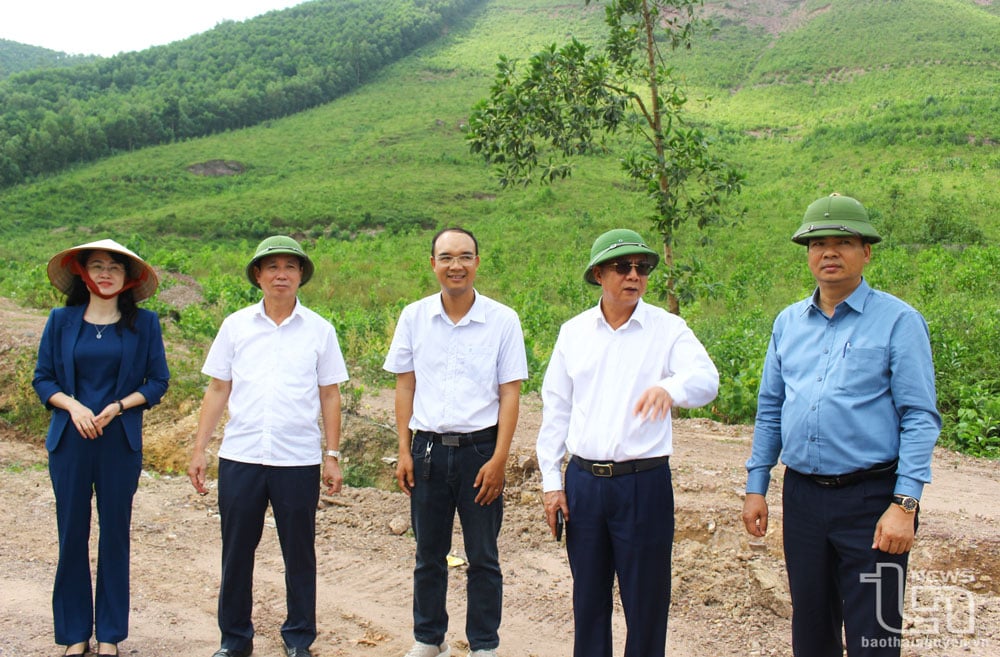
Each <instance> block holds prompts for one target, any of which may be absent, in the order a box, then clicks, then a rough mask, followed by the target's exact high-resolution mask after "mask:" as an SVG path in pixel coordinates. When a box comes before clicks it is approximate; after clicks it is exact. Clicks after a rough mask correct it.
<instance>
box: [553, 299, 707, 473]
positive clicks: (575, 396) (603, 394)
mask: <svg viewBox="0 0 1000 657" xmlns="http://www.w3.org/2000/svg"><path fill="white" fill-rule="evenodd" d="M654 385H658V386H661V387H663V388H664V389H665V390H666V391H667V392H668V393H670V396H671V397H672V398H673V400H674V405H675V406H678V407H681V408H694V407H697V406H703V405H705V404H707V403H708V402H710V401H712V400H713V399H715V395H716V394H717V393H718V390H719V372H718V370H716V368H715V364H714V363H712V359H711V358H710V357H709V355H708V353H707V352H706V351H705V347H704V346H702V344H701V342H699V341H698V338H696V337H695V335H694V333H693V332H692V331H691V329H690V328H688V326H687V324H686V323H685V322H684V320H683V319H681V318H680V317H678V316H676V315H673V314H671V313H668V312H667V311H666V310H663V309H662V308H658V307H656V306H651V305H649V304H646V303H645V302H643V301H642V300H641V299H640V300H639V302H638V304H637V306H636V308H635V311H634V312H633V313H632V316H631V317H630V318H629V320H628V321H627V322H626V323H625V324H623V325H622V326H620V327H619V328H618V329H617V330H615V329H612V328H611V326H610V325H609V324H608V323H607V321H606V320H605V319H604V313H602V312H601V309H600V306H599V305H598V306H597V307H594V308H591V309H590V310H587V311H586V312H583V313H581V314H580V315H577V316H576V317H574V318H573V319H571V320H569V321H568V322H566V323H565V324H563V326H562V328H561V329H560V330H559V337H558V339H557V340H556V344H555V347H554V348H553V350H552V358H551V360H550V361H549V366H548V369H547V370H546V372H545V380H544V382H543V383H542V402H543V418H542V426H541V429H540V430H539V433H538V444H537V452H538V465H539V468H540V470H541V472H542V488H543V490H544V491H546V492H547V491H551V490H562V473H561V464H562V460H563V458H564V457H565V455H566V452H567V450H568V451H569V453H571V454H575V455H577V456H581V457H583V458H585V459H590V460H595V461H631V460H634V459H641V458H651V457H656V456H667V455H670V454H672V453H673V438H672V432H671V423H670V415H669V414H668V415H667V417H666V418H665V419H663V420H659V421H654V420H644V419H642V418H640V417H638V416H636V415H634V414H633V409H634V408H635V405H636V404H637V403H638V401H639V397H640V396H641V395H642V393H643V392H645V391H646V390H647V389H648V388H650V387H651V386H654Z"/></svg>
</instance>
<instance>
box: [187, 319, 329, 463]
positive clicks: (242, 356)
mask: <svg viewBox="0 0 1000 657" xmlns="http://www.w3.org/2000/svg"><path fill="white" fill-rule="evenodd" d="M201 371H202V373H203V374H207V375H208V376H211V377H213V378H216V379H221V380H223V381H231V382H232V390H231V391H230V394H229V406H228V408H229V421H228V422H227V423H226V429H225V433H224V435H223V439H222V445H221V447H220V448H219V457H220V458H225V459H230V460H233V461H240V462H243V463H259V464H263V465H277V466H297V465H316V464H318V463H321V462H322V460H323V457H322V442H321V441H322V431H321V430H320V426H319V418H320V403H319V387H320V386H327V385H334V384H340V383H343V382H345V381H347V378H348V377H347V366H346V364H345V363H344V356H343V354H342V353H341V351H340V345H339V343H338V342H337V332H336V330H335V329H334V328H333V325H332V324H330V322H328V321H327V320H325V319H323V317H321V316H320V315H318V314H317V313H315V312H313V311H312V310H309V309H308V308H306V307H305V306H303V305H302V304H301V303H300V302H298V301H296V303H295V309H294V310H293V312H292V314H291V315H290V316H289V317H288V318H286V319H285V320H284V321H283V322H282V323H281V324H280V325H278V324H275V323H274V321H272V320H271V318H270V317H268V316H267V315H266V314H265V313H264V303H263V302H260V303H258V304H255V305H253V306H249V307H247V308H243V309H242V310H238V311H236V312H234V313H233V314H232V315H230V316H229V317H227V318H226V319H225V320H224V321H223V322H222V326H221V327H220V328H219V333H218V335H217V336H216V337H215V340H214V341H213V342H212V348H211V349H210V350H209V352H208V357H207V358H206V359H205V365H204V366H203V367H202V370H201Z"/></svg>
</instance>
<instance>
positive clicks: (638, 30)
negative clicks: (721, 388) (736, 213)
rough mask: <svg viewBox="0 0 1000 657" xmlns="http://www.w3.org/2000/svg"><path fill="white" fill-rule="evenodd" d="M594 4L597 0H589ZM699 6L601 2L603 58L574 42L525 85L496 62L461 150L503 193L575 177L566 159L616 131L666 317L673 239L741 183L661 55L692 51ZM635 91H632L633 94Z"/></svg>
mask: <svg viewBox="0 0 1000 657" xmlns="http://www.w3.org/2000/svg"><path fill="white" fill-rule="evenodd" d="M585 1H586V4H588V5H589V4H590V3H591V2H592V1H594V0H585ZM701 5H702V0H608V2H607V6H606V16H605V21H606V23H607V24H608V26H609V27H610V33H609V36H608V40H607V44H606V48H605V52H604V53H598V54H595V53H593V52H592V51H591V49H590V48H589V47H588V46H586V45H584V44H582V43H580V42H579V41H577V40H576V39H573V40H572V41H571V42H570V43H569V44H567V45H565V46H563V47H562V48H557V47H556V46H555V45H552V46H549V47H548V48H547V49H545V50H544V51H542V52H540V53H538V54H535V55H533V56H532V57H531V58H530V59H529V60H528V65H527V69H526V71H525V73H524V75H523V76H519V75H518V71H517V64H516V62H515V61H514V60H511V59H508V58H507V57H503V56H501V58H500V61H499V62H498V63H497V69H498V72H497V76H496V78H495V80H494V83H493V86H492V88H491V94H490V97H489V98H488V99H486V100H483V101H481V102H480V103H478V104H477V105H476V107H475V108H473V112H472V115H471V117H470V120H469V134H468V141H469V146H470V148H471V149H472V152H473V153H478V154H480V155H482V156H483V157H484V158H485V160H486V161H487V162H488V163H490V164H493V165H496V169H497V175H498V177H499V180H500V184H501V186H503V187H508V186H511V185H528V184H530V183H531V182H532V180H533V177H534V175H535V174H536V173H537V174H538V181H539V182H541V183H543V184H544V183H551V182H553V181H555V180H557V179H560V178H566V177H567V176H569V175H570V174H571V172H572V163H571V160H572V157H573V156H578V155H585V154H587V153H594V152H599V151H606V150H608V149H609V148H610V147H609V143H610V140H609V139H608V138H609V137H610V136H611V135H613V134H615V133H616V132H617V131H618V130H619V129H623V130H625V131H627V134H628V135H629V136H631V137H632V138H633V139H631V141H629V142H628V144H629V145H626V146H624V147H623V148H624V149H625V152H624V153H622V154H621V163H622V168H623V169H624V171H625V173H626V174H627V175H628V176H629V177H630V178H631V179H632V180H633V181H635V183H637V184H638V185H639V186H640V187H641V188H642V189H643V190H645V192H646V193H647V194H648V197H649V200H650V203H651V205H652V207H653V211H652V213H651V214H650V220H651V222H652V224H653V226H654V227H655V229H656V231H657V232H658V233H659V235H660V236H661V237H662V238H663V255H664V259H663V260H664V265H665V267H664V269H665V270H666V277H667V278H666V288H667V298H668V308H669V310H670V311H671V312H673V313H675V314H676V313H679V312H680V302H679V299H678V296H677V290H676V283H677V279H678V273H679V269H680V268H678V267H676V266H675V264H674V244H675V234H676V231H677V229H678V227H679V226H680V225H681V224H682V223H684V222H685V221H686V220H689V219H693V220H696V221H697V223H698V227H699V229H703V228H705V227H706V226H709V225H712V224H718V223H722V222H724V221H725V218H724V216H723V201H724V199H725V197H728V196H730V195H731V194H734V193H739V192H740V190H741V189H742V185H743V175H742V174H741V173H740V172H739V171H737V170H736V169H735V168H733V167H731V166H729V165H728V164H726V163H724V162H722V161H720V160H719V159H717V158H715V157H714V156H712V155H711V154H710V153H709V140H708V138H707V137H706V136H705V134H704V133H703V132H702V131H701V130H700V129H698V128H697V127H696V126H693V125H690V124H688V123H687V122H686V121H685V120H684V114H683V110H684V105H685V104H686V103H687V95H686V94H685V92H684V90H683V89H682V88H681V87H680V84H679V83H678V81H677V80H676V78H675V75H674V69H673V67H672V66H671V64H670V62H669V60H668V59H667V58H666V56H665V55H666V54H668V53H672V52H675V51H676V50H678V49H679V48H690V47H691V45H692V41H693V38H694V34H695V31H696V29H698V30H699V31H700V30H701V29H703V28H704V29H706V30H707V29H709V28H710V24H709V22H708V21H706V20H704V19H701V18H699V17H697V16H696V8H697V7H700V6H701ZM633 85H635V88H633Z"/></svg>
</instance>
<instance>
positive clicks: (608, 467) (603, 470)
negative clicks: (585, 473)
mask: <svg viewBox="0 0 1000 657" xmlns="http://www.w3.org/2000/svg"><path fill="white" fill-rule="evenodd" d="M590 472H591V473H592V474H593V475H594V476H595V477H613V476H614V475H615V464H614V463H594V464H593V465H591V466H590Z"/></svg>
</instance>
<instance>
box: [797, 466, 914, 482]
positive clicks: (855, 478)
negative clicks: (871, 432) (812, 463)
mask: <svg viewBox="0 0 1000 657" xmlns="http://www.w3.org/2000/svg"><path fill="white" fill-rule="evenodd" d="M897 463H898V461H889V462H888V463H879V464H877V465H873V466H872V467H870V468H867V469H865V470H857V471H856V472H848V473H847V474H842V475H820V474H805V473H802V472H799V471H798V470H793V472H795V473H797V474H800V475H802V476H803V477H806V478H807V479H810V480H812V481H813V482H814V483H817V484H819V485H820V486H823V487H825V488H843V487H844V486H847V485H849V484H856V483H858V482H859V481H865V480H868V479H879V478H882V477H890V476H895V474H896V465H897Z"/></svg>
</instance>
